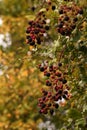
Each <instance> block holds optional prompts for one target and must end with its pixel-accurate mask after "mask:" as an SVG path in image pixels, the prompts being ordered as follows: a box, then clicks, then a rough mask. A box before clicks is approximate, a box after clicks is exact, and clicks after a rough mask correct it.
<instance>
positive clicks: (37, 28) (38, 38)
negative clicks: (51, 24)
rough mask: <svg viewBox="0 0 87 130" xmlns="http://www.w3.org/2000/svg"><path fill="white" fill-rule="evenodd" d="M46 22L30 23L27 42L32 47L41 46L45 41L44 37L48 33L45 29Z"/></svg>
mask: <svg viewBox="0 0 87 130" xmlns="http://www.w3.org/2000/svg"><path fill="white" fill-rule="evenodd" d="M44 25H45V22H44V21H40V20H36V21H33V20H32V21H29V26H28V27H27V30H26V33H27V37H26V38H27V40H26V42H27V43H28V44H29V45H31V46H35V45H36V44H41V42H42V41H43V36H44V34H45V33H46V30H45V28H44Z"/></svg>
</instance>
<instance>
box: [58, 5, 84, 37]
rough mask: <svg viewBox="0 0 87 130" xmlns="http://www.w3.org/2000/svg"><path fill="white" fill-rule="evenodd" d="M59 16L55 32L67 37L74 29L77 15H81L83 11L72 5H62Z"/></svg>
mask: <svg viewBox="0 0 87 130" xmlns="http://www.w3.org/2000/svg"><path fill="white" fill-rule="evenodd" d="M59 14H60V16H59V18H58V27H57V30H58V32H59V33H60V34H62V35H65V36H69V35H70V34H71V32H72V31H73V30H74V29H75V28H76V25H77V21H78V15H82V14H83V10H82V8H80V7H79V6H77V5H76V4H74V3H73V4H72V5H71V6H67V5H62V6H61V7H60V9H59Z"/></svg>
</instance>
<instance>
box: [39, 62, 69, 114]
mask: <svg viewBox="0 0 87 130" xmlns="http://www.w3.org/2000/svg"><path fill="white" fill-rule="evenodd" d="M61 68H62V64H61V63H59V64H58V65H56V64H52V65H48V63H47V62H46V63H43V64H40V65H39V69H40V71H41V72H43V73H44V76H46V77H47V79H46V86H48V89H47V90H44V89H42V97H41V98H39V100H38V106H39V107H40V111H39V112H40V113H43V114H47V113H48V112H50V114H51V115H53V114H54V111H55V108H58V107H59V106H61V105H64V104H65V103H66V100H68V99H69V98H70V96H71V95H70V93H69V87H68V85H67V80H66V78H65V75H66V73H63V72H62V70H61Z"/></svg>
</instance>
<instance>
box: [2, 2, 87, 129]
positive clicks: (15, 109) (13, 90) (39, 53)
mask: <svg viewBox="0 0 87 130" xmlns="http://www.w3.org/2000/svg"><path fill="white" fill-rule="evenodd" d="M72 1H75V2H76V3H77V5H79V6H81V7H82V8H83V10H84V14H83V19H82V21H79V24H80V29H79V30H78V28H77V29H76V30H75V31H74V32H73V34H72V36H71V37H70V39H68V40H67V38H66V37H65V36H61V35H60V34H57V33H56V30H55V33H54V30H51V32H49V34H50V35H51V38H52V41H51V40H48V44H47V45H46V46H44V44H42V45H40V46H38V48H37V50H34V51H32V47H30V46H29V45H28V44H26V28H27V26H28V21H29V20H33V19H34V18H35V16H36V14H37V12H38V11H39V10H44V8H45V5H42V4H43V3H44V1H42V0H21V1H18V0H2V1H0V18H1V19H2V20H3V23H2V25H0V34H3V35H4V37H3V42H2V41H0V42H2V43H3V44H2V45H1V46H0V130H39V129H41V128H39V125H40V124H41V123H42V122H44V123H46V122H47V121H50V126H51V124H54V126H55V129H53V130H86V129H87V1H86V0H82V1H81V0H72ZM42 2H43V3H42ZM52 3H53V4H56V3H59V5H60V4H65V3H66V4H67V3H68V2H64V1H63V0H62V1H61V0H58V1H57V0H53V1H52ZM33 6H35V10H34V11H33V10H32V7H33ZM47 15H48V18H49V17H50V19H53V18H55V17H56V16H55V13H53V14H52V15H51V16H50V13H48V14H47ZM55 21H56V19H54V21H53V22H54V23H55ZM55 34H57V35H56V36H55ZM7 36H8V37H9V39H10V40H7ZM9 42H10V45H8V46H6V47H5V46H4V43H5V44H7V43H9ZM51 42H52V43H53V46H51V44H50V43H51ZM65 44H67V47H66V49H65V50H64V52H63V49H64V48H65ZM61 51H62V52H63V57H62V58H61V62H63V63H64V64H68V66H69V75H68V81H69V85H70V87H71V88H70V91H71V93H72V98H71V99H70V100H69V101H68V102H67V104H66V105H65V106H63V107H60V108H59V109H58V110H57V111H56V114H55V115H54V116H50V115H45V116H44V115H41V114H39V113H38V111H39V108H38V105H37V101H38V98H39V97H40V96H41V88H44V87H46V86H45V83H44V77H43V74H42V73H41V72H40V71H39V70H38V68H37V65H38V64H39V63H41V62H42V61H43V60H48V61H49V62H53V61H54V62H55V61H58V58H59V57H60V54H61ZM71 59H72V60H71ZM64 69H65V68H64ZM45 126H46V125H45ZM41 130H49V129H48V128H46V127H44V128H43V129H41ZM50 130H52V129H51V128H50Z"/></svg>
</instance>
